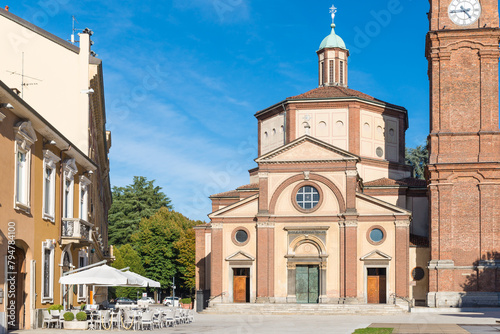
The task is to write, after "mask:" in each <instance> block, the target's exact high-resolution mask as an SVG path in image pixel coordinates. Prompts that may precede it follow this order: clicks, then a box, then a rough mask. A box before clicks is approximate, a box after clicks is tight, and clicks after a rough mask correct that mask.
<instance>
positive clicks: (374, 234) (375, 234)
mask: <svg viewBox="0 0 500 334" xmlns="http://www.w3.org/2000/svg"><path fill="white" fill-rule="evenodd" d="M370 239H371V240H372V241H373V242H381V241H382V240H384V232H383V231H382V230H381V229H379V228H374V229H373V230H371V232H370Z"/></svg>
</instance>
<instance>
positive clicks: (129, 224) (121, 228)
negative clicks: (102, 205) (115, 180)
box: [108, 176, 173, 245]
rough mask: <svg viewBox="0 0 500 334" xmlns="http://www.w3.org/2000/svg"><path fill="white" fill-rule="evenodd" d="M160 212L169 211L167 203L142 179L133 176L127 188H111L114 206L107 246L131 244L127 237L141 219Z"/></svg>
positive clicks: (150, 182) (148, 182)
mask: <svg viewBox="0 0 500 334" xmlns="http://www.w3.org/2000/svg"><path fill="white" fill-rule="evenodd" d="M160 208H168V209H172V208H173V207H172V204H171V201H170V199H169V198H168V197H167V196H166V195H165V194H164V193H163V192H162V191H161V187H158V186H155V185H154V180H152V181H148V180H147V179H146V178H145V177H144V176H134V181H133V183H132V184H131V185H128V186H126V187H113V205H112V206H111V208H110V210H109V216H108V220H109V233H108V238H109V243H110V244H112V245H124V244H127V243H130V241H131V240H130V236H131V235H132V233H134V232H135V231H136V230H137V228H138V227H139V223H140V221H141V219H142V218H149V217H151V216H152V215H153V214H154V213H155V212H156V211H158V210H159V209H160Z"/></svg>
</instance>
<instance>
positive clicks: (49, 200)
mask: <svg viewBox="0 0 500 334" xmlns="http://www.w3.org/2000/svg"><path fill="white" fill-rule="evenodd" d="M60 160H61V159H60V158H59V157H58V156H57V155H55V154H54V153H52V152H51V151H49V150H44V151H43V203H42V206H43V210H42V212H43V219H46V220H49V221H51V222H54V221H55V211H56V200H55V197H56V170H57V168H56V166H57V163H58V162H59V161H60Z"/></svg>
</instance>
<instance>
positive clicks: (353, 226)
mask: <svg viewBox="0 0 500 334" xmlns="http://www.w3.org/2000/svg"><path fill="white" fill-rule="evenodd" d="M344 226H345V227H344V234H345V235H344V238H345V239H344V240H345V251H344V259H345V278H344V279H345V297H346V298H357V296H358V290H357V286H358V285H357V282H358V279H357V277H358V275H357V273H358V270H357V269H358V221H357V220H346V221H345V222H344Z"/></svg>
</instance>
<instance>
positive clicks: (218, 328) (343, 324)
mask: <svg viewBox="0 0 500 334" xmlns="http://www.w3.org/2000/svg"><path fill="white" fill-rule="evenodd" d="M498 319H500V311H498V310H494V311H487V312H483V311H479V312H473V313H448V314H447V313H417V314H413V313H411V314H404V315H390V316H363V315H338V316H331V315H329V316H304V315H287V316H277V315H212V314H196V316H195V322H194V323H191V324H184V325H179V326H177V327H175V328H163V329H159V330H158V329H156V330H154V331H153V332H157V333H186V334H189V333H206V334H214V333H217V334H226V333H227V334H233V333H234V334H253V333H255V334H280V333H301V334H307V333H313V332H322V333H334V334H336V333H339V334H351V333H352V332H353V331H354V330H355V329H357V328H365V327H369V326H370V325H372V324H384V325H392V327H393V328H397V330H403V329H405V328H407V329H408V328H409V327H405V326H408V325H409V324H413V325H414V327H413V328H415V327H416V328H417V330H418V331H399V333H428V334H431V333H452V334H459V333H469V332H470V333H475V334H477V333H495V331H496V327H500V325H499V324H497V323H496V320H498ZM447 324H450V325H453V324H460V325H461V326H460V327H458V326H455V327H453V326H446V325H447ZM472 325H476V326H472ZM485 325H490V326H485ZM438 329H441V331H435V330H438ZM413 330H415V329H413ZM421 330H423V331H421ZM445 330H451V332H450V331H445ZM453 330H455V331H453ZM491 330H495V331H491ZM61 332H62V331H61V330H58V329H36V330H27V331H14V332H11V333H17V334H60V333H61ZM65 332H66V331H65ZM71 332H72V333H74V334H82V333H87V334H89V333H91V332H89V331H71ZM95 332H101V333H104V332H105V331H95ZM114 332H116V333H118V332H125V331H124V330H122V331H118V330H114ZM129 332H130V333H133V331H129ZM496 333H500V331H496Z"/></svg>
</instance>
